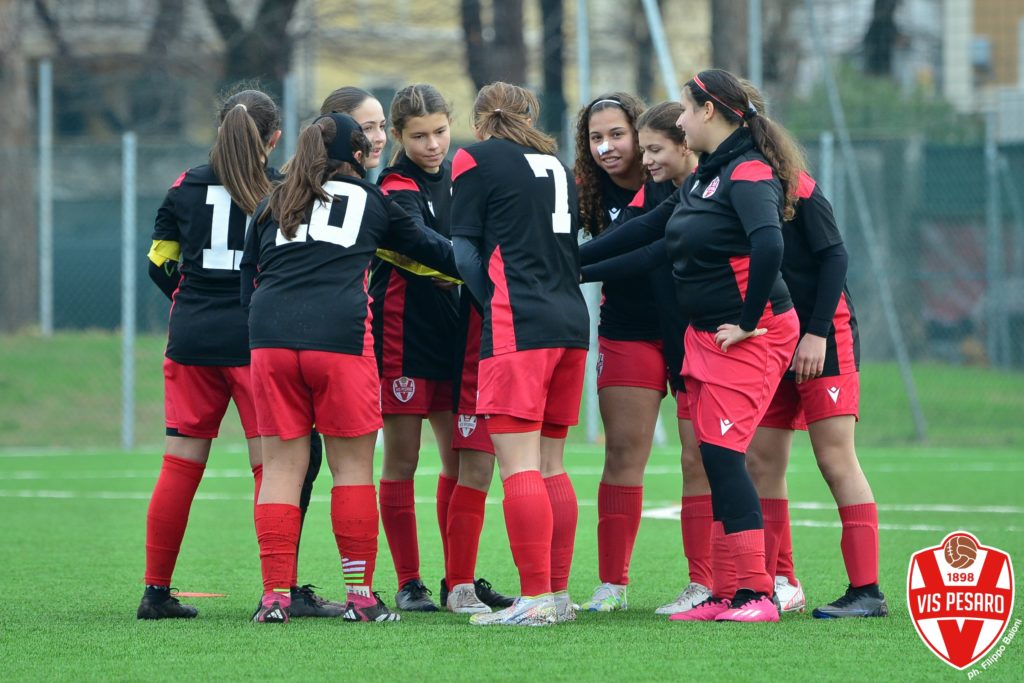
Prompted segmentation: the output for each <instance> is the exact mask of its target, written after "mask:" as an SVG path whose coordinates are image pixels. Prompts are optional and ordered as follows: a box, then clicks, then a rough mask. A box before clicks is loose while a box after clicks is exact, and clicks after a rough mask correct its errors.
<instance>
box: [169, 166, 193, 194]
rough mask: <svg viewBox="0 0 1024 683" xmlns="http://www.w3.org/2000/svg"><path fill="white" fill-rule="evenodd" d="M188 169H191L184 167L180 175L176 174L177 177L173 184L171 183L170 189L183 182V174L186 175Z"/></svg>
mask: <svg viewBox="0 0 1024 683" xmlns="http://www.w3.org/2000/svg"><path fill="white" fill-rule="evenodd" d="M189 170H191V169H185V170H184V171H182V172H181V175H180V176H178V179H177V180H175V181H174V184H173V185H171V189H172V190H173V189H174V188H176V187H178V186H179V185H181V184H182V183H183V182H185V176H187V175H188V172H189Z"/></svg>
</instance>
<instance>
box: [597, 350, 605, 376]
mask: <svg viewBox="0 0 1024 683" xmlns="http://www.w3.org/2000/svg"><path fill="white" fill-rule="evenodd" d="M602 372H604V354H603V353H598V354H597V376H598V377H600V376H601V373H602Z"/></svg>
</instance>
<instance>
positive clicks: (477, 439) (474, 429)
mask: <svg viewBox="0 0 1024 683" xmlns="http://www.w3.org/2000/svg"><path fill="white" fill-rule="evenodd" d="M452 450H453V451H460V450H470V451H482V452H484V453H490V454H491V455H494V444H493V443H491V433H490V432H489V431H488V430H487V420H485V419H484V416H483V415H452Z"/></svg>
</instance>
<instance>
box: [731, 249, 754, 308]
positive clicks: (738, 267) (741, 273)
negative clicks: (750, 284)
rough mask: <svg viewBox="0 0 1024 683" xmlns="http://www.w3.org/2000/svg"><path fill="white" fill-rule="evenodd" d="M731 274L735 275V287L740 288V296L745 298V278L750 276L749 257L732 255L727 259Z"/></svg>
mask: <svg viewBox="0 0 1024 683" xmlns="http://www.w3.org/2000/svg"><path fill="white" fill-rule="evenodd" d="M729 266H730V267H731V268H732V274H733V275H734V276H735V277H736V287H737V289H739V290H740V298H741V299H744V300H745V299H746V298H747V279H748V278H749V277H750V257H749V256H733V257H732V258H731V259H729Z"/></svg>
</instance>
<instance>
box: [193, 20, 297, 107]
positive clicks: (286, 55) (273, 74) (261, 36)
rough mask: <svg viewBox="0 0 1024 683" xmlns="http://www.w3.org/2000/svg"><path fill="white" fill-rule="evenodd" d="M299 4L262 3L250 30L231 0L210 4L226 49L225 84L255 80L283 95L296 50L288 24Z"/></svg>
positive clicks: (274, 92) (215, 23)
mask: <svg viewBox="0 0 1024 683" xmlns="http://www.w3.org/2000/svg"><path fill="white" fill-rule="evenodd" d="M297 4H298V0H260V3H259V6H258V8H257V9H256V16H255V18H254V19H253V21H252V23H251V24H250V25H249V26H248V27H246V26H245V25H244V24H243V23H242V20H241V19H240V18H239V17H238V16H237V15H236V14H235V12H234V11H233V10H232V9H231V3H230V2H229V1H228V0H206V9H207V11H208V12H209V13H210V18H211V19H212V20H213V23H214V25H215V26H216V27H217V31H218V32H219V33H220V36H221V39H222V40H223V41H224V45H225V55H224V76H223V81H224V82H225V83H234V82H236V81H240V80H246V79H253V78H255V79H259V80H260V81H261V83H262V84H263V87H264V88H265V89H266V90H269V91H270V92H271V93H273V94H275V95H278V96H280V95H281V92H282V86H283V83H284V77H285V75H286V74H287V73H288V69H289V68H290V67H291V62H292V48H293V47H294V45H293V41H292V37H291V36H290V35H289V33H288V23H289V22H290V21H291V18H292V16H293V15H294V14H295V6H296V5H297Z"/></svg>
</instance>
